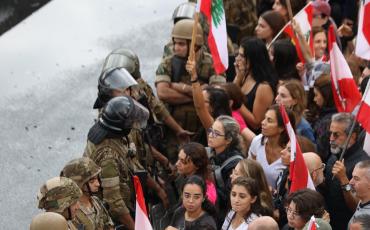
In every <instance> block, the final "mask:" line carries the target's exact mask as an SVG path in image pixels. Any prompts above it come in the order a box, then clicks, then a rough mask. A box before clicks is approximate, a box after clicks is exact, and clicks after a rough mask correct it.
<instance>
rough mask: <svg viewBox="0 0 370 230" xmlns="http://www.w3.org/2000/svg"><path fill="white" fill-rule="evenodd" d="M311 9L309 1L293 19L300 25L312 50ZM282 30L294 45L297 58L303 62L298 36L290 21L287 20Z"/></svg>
mask: <svg viewBox="0 0 370 230" xmlns="http://www.w3.org/2000/svg"><path fill="white" fill-rule="evenodd" d="M312 10H313V7H312V2H311V1H310V2H309V3H308V4H307V5H306V6H305V7H304V8H303V9H302V10H300V11H299V12H298V13H297V14H296V15H295V16H294V20H295V21H296V22H297V23H298V24H299V26H300V27H301V31H302V34H303V35H304V36H305V37H306V39H307V40H309V44H310V47H311V50H313V42H312V36H311V27H312ZM283 32H284V33H285V34H286V35H288V36H289V37H290V39H291V41H292V42H293V44H294V45H295V48H296V50H297V55H298V58H299V60H300V61H301V62H302V63H305V60H304V58H303V54H302V50H301V47H300V46H299V41H298V38H297V36H296V35H295V34H294V30H293V27H292V24H291V22H288V24H286V25H285V27H284V28H283Z"/></svg>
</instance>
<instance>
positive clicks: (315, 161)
mask: <svg viewBox="0 0 370 230" xmlns="http://www.w3.org/2000/svg"><path fill="white" fill-rule="evenodd" d="M303 158H304V161H305V163H306V166H307V168H308V171H309V172H310V175H311V178H312V181H313V183H314V185H315V187H317V186H318V185H320V184H322V183H323V182H324V169H325V164H323V163H322V161H321V158H320V157H319V155H318V154H317V153H314V152H307V153H303Z"/></svg>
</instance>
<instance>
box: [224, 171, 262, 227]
mask: <svg viewBox="0 0 370 230" xmlns="http://www.w3.org/2000/svg"><path fill="white" fill-rule="evenodd" d="M230 203H231V210H230V211H229V213H228V214H227V216H226V218H225V221H224V223H223V225H222V230H246V229H248V225H249V224H250V223H251V222H252V221H253V220H255V219H256V218H257V217H259V216H262V215H264V212H263V207H262V204H261V198H260V192H259V187H258V184H257V182H256V180H254V179H252V178H244V177H239V178H237V179H235V181H234V182H233V183H232V187H231V193H230Z"/></svg>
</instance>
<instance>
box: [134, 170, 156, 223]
mask: <svg viewBox="0 0 370 230" xmlns="http://www.w3.org/2000/svg"><path fill="white" fill-rule="evenodd" d="M134 186H135V191H136V213H135V230H149V229H150V230H153V227H152V225H151V224H150V221H149V218H148V214H147V212H146V206H145V199H144V195H143V189H142V188H141V183H140V179H139V178H138V177H137V176H134Z"/></svg>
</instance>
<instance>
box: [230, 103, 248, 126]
mask: <svg viewBox="0 0 370 230" xmlns="http://www.w3.org/2000/svg"><path fill="white" fill-rule="evenodd" d="M231 115H232V116H233V118H234V119H235V120H236V121H237V122H238V123H239V126H240V132H242V131H243V129H245V128H247V124H246V123H245V121H244V118H243V116H242V115H241V114H240V111H239V109H238V110H233V111H232V113H231Z"/></svg>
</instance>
